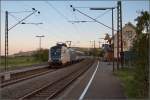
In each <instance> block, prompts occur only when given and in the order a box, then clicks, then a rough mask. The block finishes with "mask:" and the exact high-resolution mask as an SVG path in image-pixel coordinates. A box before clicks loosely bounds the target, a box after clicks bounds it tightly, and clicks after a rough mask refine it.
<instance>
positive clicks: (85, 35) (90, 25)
mask: <svg viewBox="0 0 150 100" xmlns="http://www.w3.org/2000/svg"><path fill="white" fill-rule="evenodd" d="M70 5H73V6H74V7H76V8H77V9H78V10H80V11H81V12H83V13H86V14H87V15H89V16H91V17H92V18H97V17H98V19H97V20H98V21H100V22H102V23H104V24H106V25H108V26H110V27H111V23H112V22H111V11H110V10H104V11H102V10H99V11H94V10H89V7H116V6H117V1H111V0H110V1H89V0H88V1H69V0H67V1H1V40H2V41H1V45H2V47H1V48H2V54H4V40H5V39H4V37H5V34H4V33H5V11H6V10H7V11H8V12H9V14H8V20H9V21H8V25H9V28H10V27H11V26H12V25H14V24H16V23H17V22H18V20H21V19H23V18H24V17H26V16H28V15H29V14H30V13H31V12H28V11H32V8H35V9H37V10H38V11H40V14H37V13H35V14H33V15H32V16H30V17H29V18H27V19H26V20H24V22H26V23H43V24H40V25H34V24H18V25H17V26H16V27H14V28H13V29H11V30H10V31H9V33H8V34H9V54H14V53H16V52H19V51H31V50H36V49H38V48H39V38H37V37H36V36H37V35H44V36H45V37H44V38H42V48H50V47H51V46H54V45H55V44H56V42H65V41H72V46H76V47H91V45H92V44H91V43H90V41H93V40H95V41H96V46H97V47H98V41H101V42H104V40H102V39H99V38H104V37H105V34H106V33H108V34H110V35H111V30H110V29H109V28H107V27H105V26H103V25H101V24H98V23H96V22H87V23H72V22H71V21H83V20H86V21H92V20H91V19H89V18H88V17H86V16H84V15H82V14H80V13H79V12H77V11H73V10H72V8H71V7H70ZM142 10H144V11H145V10H147V11H148V10H149V1H148V0H145V1H144V0H141V1H122V21H123V26H124V25H125V24H126V23H128V22H131V23H132V24H133V25H136V22H135V21H134V19H135V18H136V17H137V16H138V15H139V11H142ZM16 12H19V13H16ZM116 15H117V13H116V10H114V24H115V29H116V23H117V21H116V19H117V17H116Z"/></svg>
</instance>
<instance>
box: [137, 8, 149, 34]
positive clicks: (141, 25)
mask: <svg viewBox="0 0 150 100" xmlns="http://www.w3.org/2000/svg"><path fill="white" fill-rule="evenodd" d="M135 21H137V24H136V32H137V34H141V33H142V31H143V30H146V32H147V33H148V31H150V28H149V26H150V22H149V21H150V14H149V12H148V11H142V12H141V14H140V16H138V17H137V18H136V19H135Z"/></svg>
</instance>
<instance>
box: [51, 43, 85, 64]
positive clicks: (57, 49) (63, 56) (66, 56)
mask: <svg viewBox="0 0 150 100" xmlns="http://www.w3.org/2000/svg"><path fill="white" fill-rule="evenodd" d="M83 59H84V52H81V51H79V50H75V49H73V48H70V47H67V45H66V44H65V43H57V44H56V45H55V46H53V47H51V48H50V49H49V59H48V63H49V65H67V64H70V63H74V62H79V61H81V60H83Z"/></svg>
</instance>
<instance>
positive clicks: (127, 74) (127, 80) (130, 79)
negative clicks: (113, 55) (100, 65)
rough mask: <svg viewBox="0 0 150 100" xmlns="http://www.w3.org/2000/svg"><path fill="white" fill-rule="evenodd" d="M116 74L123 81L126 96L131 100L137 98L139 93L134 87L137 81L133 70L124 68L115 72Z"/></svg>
mask: <svg viewBox="0 0 150 100" xmlns="http://www.w3.org/2000/svg"><path fill="white" fill-rule="evenodd" d="M114 74H115V75H116V76H117V77H119V79H120V80H121V82H122V85H123V89H124V92H125V95H126V96H127V97H128V98H130V99H131V98H136V95H137V91H136V88H135V86H134V83H135V80H134V75H133V74H134V73H133V70H132V69H129V68H124V69H120V70H118V71H116V72H114Z"/></svg>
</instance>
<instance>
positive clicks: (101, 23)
mask: <svg viewBox="0 0 150 100" xmlns="http://www.w3.org/2000/svg"><path fill="white" fill-rule="evenodd" d="M72 8H73V9H74V10H76V11H78V12H79V13H81V14H82V15H84V16H86V17H88V18H90V19H92V20H94V21H95V22H97V23H99V24H101V25H103V26H105V27H107V28H109V29H111V30H112V28H111V27H110V26H108V25H106V24H104V23H102V22H100V21H98V20H96V19H94V18H92V17H91V16H89V15H87V14H85V13H83V12H81V11H80V10H78V9H76V8H74V7H72ZM114 31H116V30H114Z"/></svg>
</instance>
